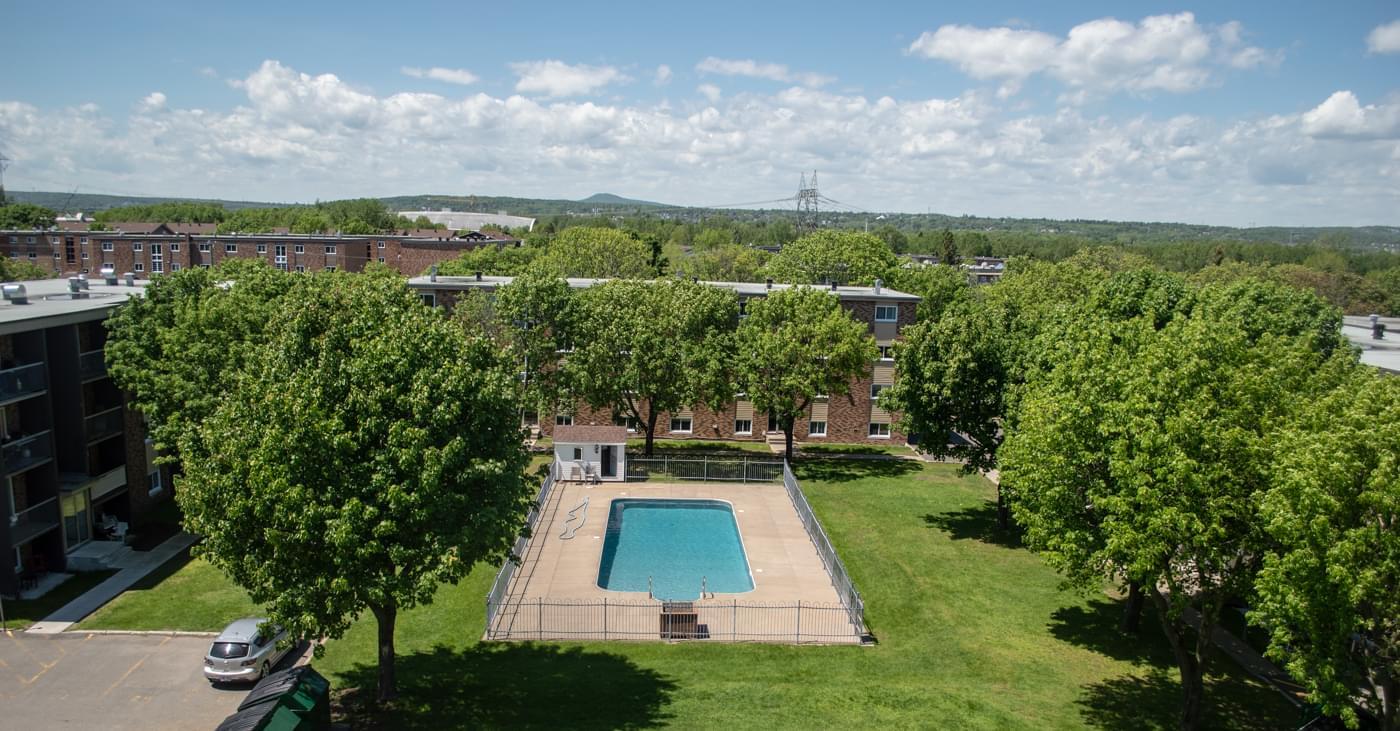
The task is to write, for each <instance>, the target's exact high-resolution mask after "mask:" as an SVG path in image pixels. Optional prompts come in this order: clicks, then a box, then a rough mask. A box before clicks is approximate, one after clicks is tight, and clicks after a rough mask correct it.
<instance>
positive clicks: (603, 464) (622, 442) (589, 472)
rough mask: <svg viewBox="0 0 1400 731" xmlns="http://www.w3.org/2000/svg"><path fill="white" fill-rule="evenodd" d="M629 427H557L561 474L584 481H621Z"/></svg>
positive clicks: (555, 436) (556, 440)
mask: <svg viewBox="0 0 1400 731" xmlns="http://www.w3.org/2000/svg"><path fill="white" fill-rule="evenodd" d="M626 447H627V429H626V428H624V427H620V426H556V427H554V461H555V462H558V463H559V476H560V477H561V478H562V479H565V480H578V481H585V482H622V481H624V480H625V479H626V476H627V453H626Z"/></svg>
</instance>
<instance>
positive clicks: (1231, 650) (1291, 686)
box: [1181, 607, 1302, 706]
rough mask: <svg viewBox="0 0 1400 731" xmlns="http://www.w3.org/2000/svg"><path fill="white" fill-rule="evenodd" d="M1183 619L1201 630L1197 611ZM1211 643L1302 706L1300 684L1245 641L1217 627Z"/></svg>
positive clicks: (1186, 612) (1212, 634) (1199, 616)
mask: <svg viewBox="0 0 1400 731" xmlns="http://www.w3.org/2000/svg"><path fill="white" fill-rule="evenodd" d="M1181 618H1182V619H1183V620H1184V621H1185V622H1186V623H1187V624H1189V625H1191V626H1192V627H1195V628H1196V629H1197V630H1199V629H1200V627H1201V615H1200V613H1199V612H1197V611H1196V610H1195V609H1192V608H1189V607H1188V608H1187V609H1186V611H1185V612H1183V613H1182V615H1181ZM1210 641H1211V644H1213V645H1215V648H1216V649H1217V650H1220V651H1221V652H1223V653H1225V655H1226V656H1227V657H1229V658H1230V659H1231V660H1234V661H1235V663H1236V664H1237V665H1239V666H1240V667H1242V668H1244V669H1245V672H1248V673H1249V674H1250V675H1253V676H1254V677H1256V678H1258V679H1260V680H1262V681H1264V682H1265V683H1268V684H1269V685H1270V686H1272V687H1273V688H1274V690H1277V691H1278V692H1279V693H1280V694H1282V695H1283V697H1284V698H1287V699H1288V702H1289V703H1292V704H1293V705H1295V706H1301V705H1302V703H1301V701H1299V700H1298V697H1297V695H1296V693H1295V691H1296V689H1298V684H1297V683H1296V682H1294V680H1293V679H1292V678H1290V677H1288V673H1285V672H1283V671H1282V670H1280V669H1279V667H1278V666H1277V665H1275V664H1273V663H1272V662H1269V660H1268V659H1267V658H1265V657H1264V656H1263V655H1260V654H1259V653H1258V652H1255V651H1254V648H1252V647H1250V646H1249V645H1247V644H1245V642H1244V641H1243V640H1241V639H1240V638H1238V637H1236V636H1234V635H1233V634H1230V633H1229V632H1227V631H1225V630H1224V629H1222V628H1221V627H1220V626H1219V625H1216V626H1215V627H1213V628H1212V629H1211V633H1210Z"/></svg>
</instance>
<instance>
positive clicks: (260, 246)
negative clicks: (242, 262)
mask: <svg viewBox="0 0 1400 731" xmlns="http://www.w3.org/2000/svg"><path fill="white" fill-rule="evenodd" d="M258 253H259V254H266V253H267V244H258Z"/></svg>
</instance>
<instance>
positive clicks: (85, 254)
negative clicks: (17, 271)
mask: <svg viewBox="0 0 1400 731" xmlns="http://www.w3.org/2000/svg"><path fill="white" fill-rule="evenodd" d="M15 256H19V254H15ZM83 258H84V259H86V258H88V255H87V252H86V251H84V252H83Z"/></svg>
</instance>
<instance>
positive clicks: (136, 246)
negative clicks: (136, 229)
mask: <svg viewBox="0 0 1400 731" xmlns="http://www.w3.org/2000/svg"><path fill="white" fill-rule="evenodd" d="M131 250H132V251H145V250H146V245H145V244H143V243H141V242H140V241H133V242H131Z"/></svg>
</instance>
